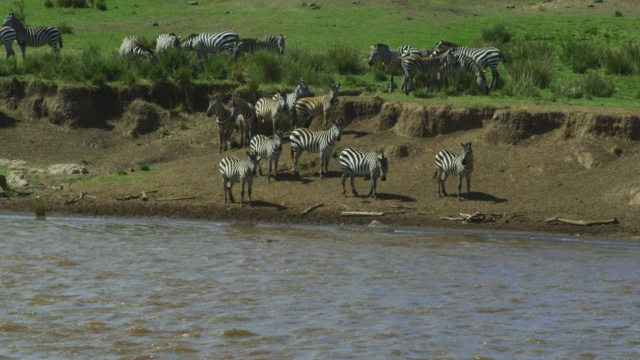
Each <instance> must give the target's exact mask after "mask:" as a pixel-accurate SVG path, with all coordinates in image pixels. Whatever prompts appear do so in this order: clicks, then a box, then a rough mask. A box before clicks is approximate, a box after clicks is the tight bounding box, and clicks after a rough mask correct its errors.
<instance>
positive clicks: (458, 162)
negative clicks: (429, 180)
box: [433, 142, 473, 200]
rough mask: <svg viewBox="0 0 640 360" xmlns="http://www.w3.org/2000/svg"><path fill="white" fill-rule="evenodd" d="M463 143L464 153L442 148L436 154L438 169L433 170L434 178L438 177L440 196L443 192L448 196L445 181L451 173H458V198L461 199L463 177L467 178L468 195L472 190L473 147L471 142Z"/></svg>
mask: <svg viewBox="0 0 640 360" xmlns="http://www.w3.org/2000/svg"><path fill="white" fill-rule="evenodd" d="M460 145H462V155H461V156H457V155H456V153H454V152H453V151H451V150H442V151H440V152H438V154H436V170H435V171H434V172H433V178H434V179H435V178H438V180H437V182H438V185H437V188H438V197H440V195H441V193H440V190H442V194H443V195H444V196H447V191H446V190H445V188H444V181H445V180H446V179H447V176H449V175H450V174H455V175H458V200H460V190H461V189H462V177H463V176H464V177H465V178H466V179H467V195H468V194H469V192H470V190H471V173H472V172H473V149H472V148H471V143H470V142H469V143H466V144H463V143H461V144H460Z"/></svg>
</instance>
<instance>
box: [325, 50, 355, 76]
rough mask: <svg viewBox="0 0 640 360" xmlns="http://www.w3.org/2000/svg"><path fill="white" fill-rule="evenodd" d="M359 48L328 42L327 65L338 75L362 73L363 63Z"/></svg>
mask: <svg viewBox="0 0 640 360" xmlns="http://www.w3.org/2000/svg"><path fill="white" fill-rule="evenodd" d="M362 58H363V56H362V54H361V53H360V50H359V49H358V48H356V47H354V46H351V45H346V44H330V45H329V48H328V49H327V59H326V60H327V62H328V65H329V67H330V68H331V69H332V70H334V71H335V72H337V73H338V74H340V75H347V74H356V75H357V74H362V73H364V64H363V61H362Z"/></svg>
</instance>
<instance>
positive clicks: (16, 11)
mask: <svg viewBox="0 0 640 360" xmlns="http://www.w3.org/2000/svg"><path fill="white" fill-rule="evenodd" d="M13 6H15V8H11V9H9V12H11V13H13V15H14V16H15V17H16V18H18V20H20V22H21V23H22V24H23V25H24V26H27V15H26V14H25V13H24V0H13Z"/></svg>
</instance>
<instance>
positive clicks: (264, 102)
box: [256, 90, 288, 133]
mask: <svg viewBox="0 0 640 360" xmlns="http://www.w3.org/2000/svg"><path fill="white" fill-rule="evenodd" d="M287 109H288V106H287V94H286V93H285V92H284V91H282V90H280V91H278V92H277V93H276V94H275V95H274V96H273V98H270V97H263V98H260V99H258V102H256V119H257V121H259V122H261V123H265V122H267V121H269V120H271V122H272V124H273V133H275V132H276V130H277V129H279V127H278V122H279V121H280V116H281V115H282V113H283V112H284V111H286V110H287Z"/></svg>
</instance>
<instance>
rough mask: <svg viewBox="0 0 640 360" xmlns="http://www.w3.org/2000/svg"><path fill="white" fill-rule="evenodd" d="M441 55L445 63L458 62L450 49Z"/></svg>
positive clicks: (452, 63)
mask: <svg viewBox="0 0 640 360" xmlns="http://www.w3.org/2000/svg"><path fill="white" fill-rule="evenodd" d="M442 57H443V60H444V62H445V63H447V64H449V65H455V64H458V63H459V61H458V57H457V56H455V55H454V54H453V52H452V51H451V49H449V50H447V51H446V52H445V53H444V54H443V55H442Z"/></svg>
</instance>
